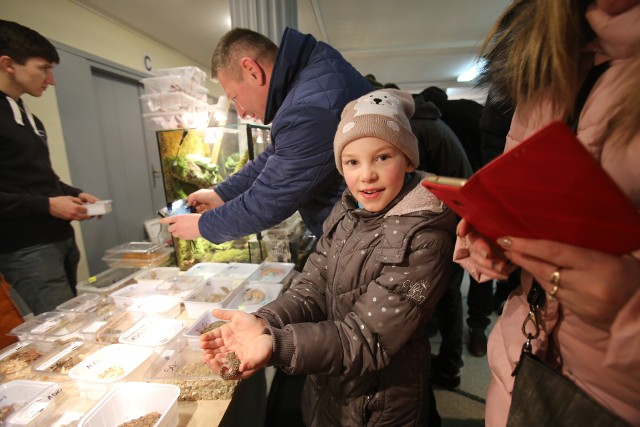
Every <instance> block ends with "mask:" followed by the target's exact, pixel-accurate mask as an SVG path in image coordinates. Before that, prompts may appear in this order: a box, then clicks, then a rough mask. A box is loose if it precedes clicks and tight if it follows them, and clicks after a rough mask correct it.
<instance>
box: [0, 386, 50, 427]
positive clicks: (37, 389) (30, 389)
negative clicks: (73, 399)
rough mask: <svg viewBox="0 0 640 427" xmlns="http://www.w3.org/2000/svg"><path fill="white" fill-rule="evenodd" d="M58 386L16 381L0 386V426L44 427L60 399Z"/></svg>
mask: <svg viewBox="0 0 640 427" xmlns="http://www.w3.org/2000/svg"><path fill="white" fill-rule="evenodd" d="M61 391H62V390H61V388H60V386H59V385H58V384H56V383H53V382H46V381H31V380H16V381H11V382H8V383H5V384H0V396H1V397H2V399H1V400H0V409H1V410H2V415H1V418H0V425H2V426H3V427H4V426H7V427H10V426H11V427H17V426H25V427H26V426H45V425H47V423H46V421H47V418H48V417H49V415H51V413H52V411H53V410H54V408H55V405H56V402H57V401H58V400H59V399H60V398H61V396H60V394H61Z"/></svg>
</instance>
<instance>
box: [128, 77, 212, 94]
mask: <svg viewBox="0 0 640 427" xmlns="http://www.w3.org/2000/svg"><path fill="white" fill-rule="evenodd" d="M140 83H142V84H143V85H144V91H145V93H147V94H152V93H167V92H184V93H186V94H187V95H190V96H193V97H196V98H197V97H200V96H202V94H207V93H209V89H207V88H206V87H204V86H203V85H202V84H198V83H196V82H195V81H194V80H193V79H191V78H187V77H184V76H177V75H168V76H158V77H147V78H144V79H141V80H140Z"/></svg>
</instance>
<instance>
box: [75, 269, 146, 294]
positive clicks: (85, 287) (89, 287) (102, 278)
mask: <svg viewBox="0 0 640 427" xmlns="http://www.w3.org/2000/svg"><path fill="white" fill-rule="evenodd" d="M138 271H139V269H137V268H110V269H108V270H105V271H103V272H102V273H99V274H96V275H95V276H91V277H89V279H87V280H84V281H82V282H80V283H78V286H77V290H78V294H84V293H98V294H102V295H106V294H109V293H111V292H113V291H116V290H118V289H120V288H122V287H123V286H126V285H130V284H132V283H135V281H134V280H133V278H134V277H135V275H136V274H138Z"/></svg>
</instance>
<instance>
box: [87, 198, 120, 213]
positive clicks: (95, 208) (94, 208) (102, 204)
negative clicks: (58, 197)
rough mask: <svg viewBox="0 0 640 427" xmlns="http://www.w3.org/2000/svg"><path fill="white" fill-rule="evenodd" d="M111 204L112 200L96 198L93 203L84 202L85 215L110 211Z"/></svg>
mask: <svg viewBox="0 0 640 427" xmlns="http://www.w3.org/2000/svg"><path fill="white" fill-rule="evenodd" d="M112 205H113V201H112V200H98V201H97V202H94V203H85V204H84V207H85V208H87V215H90V216H96V215H105V214H108V213H109V212H111V208H112Z"/></svg>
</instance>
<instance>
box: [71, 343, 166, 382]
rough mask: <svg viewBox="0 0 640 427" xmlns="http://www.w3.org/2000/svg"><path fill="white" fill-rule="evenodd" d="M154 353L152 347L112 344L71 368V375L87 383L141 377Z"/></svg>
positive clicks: (130, 379)
mask: <svg viewBox="0 0 640 427" xmlns="http://www.w3.org/2000/svg"><path fill="white" fill-rule="evenodd" d="M153 355H154V353H153V350H152V349H151V348H150V347H144V346H139V345H127V344H111V345H107V346H105V347H102V348H101V349H99V350H97V351H96V352H94V353H93V354H91V355H90V356H89V357H87V358H86V359H84V360H83V361H82V362H80V363H79V364H77V365H76V366H74V367H73V368H71V370H70V371H69V377H71V378H72V379H74V380H76V381H79V384H78V386H79V387H81V388H83V387H85V386H90V384H87V383H91V382H93V383H100V384H112V383H114V382H116V381H120V380H125V379H126V380H127V381H135V380H136V379H140V378H141V375H142V373H143V372H144V370H145V369H146V368H147V367H148V364H149V363H150V362H151V360H152V356H153Z"/></svg>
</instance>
